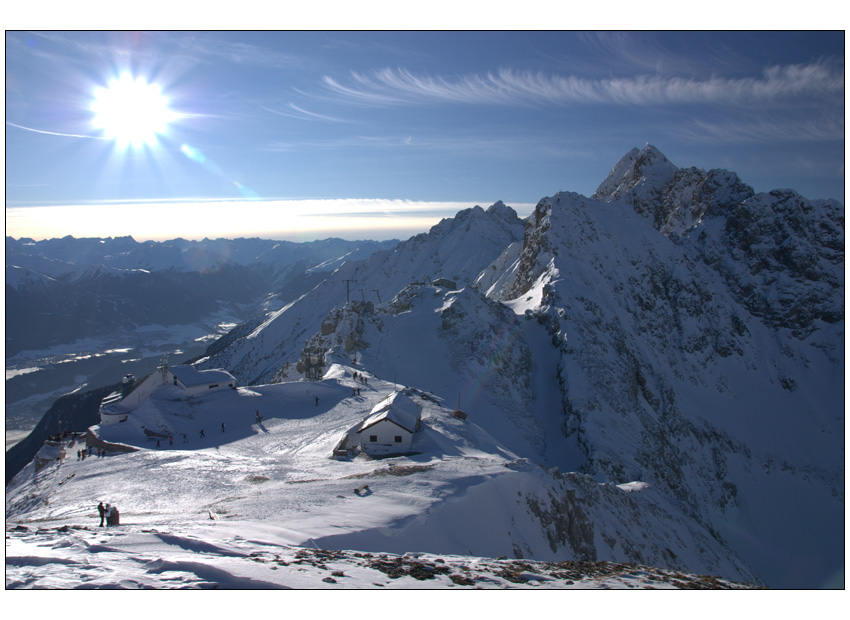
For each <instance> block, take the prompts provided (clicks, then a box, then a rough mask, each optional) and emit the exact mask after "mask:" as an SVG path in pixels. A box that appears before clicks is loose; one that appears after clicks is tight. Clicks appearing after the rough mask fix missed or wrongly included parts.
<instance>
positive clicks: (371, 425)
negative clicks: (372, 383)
mask: <svg viewBox="0 0 850 620" xmlns="http://www.w3.org/2000/svg"><path fill="white" fill-rule="evenodd" d="M421 416H422V405H419V404H417V403H415V402H414V401H413V399H412V398H410V397H409V396H407V395H405V394H402V393H401V392H394V393H392V394H390V395H389V396H387V397H386V398H385V399H383V400H382V401H380V402H379V403H378V404H377V405H375V406H374V407H373V408H372V411H371V413H369V417H367V418H366V419H365V420H363V422H362V423H361V424H360V428H359V429H358V430H357V435H358V436H359V438H360V441H359V443H360V449H361V450H362V451H363V452H365V453H366V454H370V455H388V454H403V453H406V452H410V451H411V447H412V445H413V435H414V433H416V431H417V430H419V427H420V426H421Z"/></svg>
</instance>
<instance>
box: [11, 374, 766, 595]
mask: <svg viewBox="0 0 850 620" xmlns="http://www.w3.org/2000/svg"><path fill="white" fill-rule="evenodd" d="M353 372H354V371H353V369H352V368H350V367H344V366H338V365H334V366H332V367H331V368H330V369H329V372H328V374H327V375H326V378H325V380H323V381H321V382H295V383H282V384H277V385H268V386H255V387H251V388H239V389H238V390H234V391H231V390H224V391H219V392H215V393H210V394H209V395H204V396H202V397H197V398H191V399H187V400H184V399H182V398H180V397H179V391H178V390H177V389H176V388H174V387H173V386H163V387H161V388H159V389H158V390H157V391H155V392H154V394H153V395H152V396H151V398H150V399H148V401H146V402H145V403H144V404H143V405H142V407H140V408H139V409H138V410H137V411H136V412H135V413H134V414H133V416H131V418H130V420H129V421H128V422H127V423H124V424H121V425H116V426H112V427H103V428H100V429H99V431H98V434H99V436H100V438H101V439H104V440H107V441H110V442H113V443H123V444H130V445H137V446H140V447H142V448H143V449H142V450H140V451H137V452H132V453H124V454H118V453H110V455H109V456H107V457H106V458H100V459H99V458H97V457H96V456H95V457H89V458H88V459H86V460H84V461H76V460H74V458H73V455H74V453H75V449H78V448H79V447H80V444H77V445H76V446H75V445H70V446H69V447H68V453H69V456H70V457H71V458H69V459H67V460H66V461H65V462H64V463H63V464H61V465H52V466H48V467H47V468H45V469H43V470H41V471H39V472H38V473H35V472H34V469H33V466H32V465H30V466H28V468H27V469H25V470H24V471H22V472H21V473H20V474H19V475H18V476H17V477H16V478H15V480H14V481H13V482H12V483H11V484H10V485H9V486H8V487H7V494H6V520H7V524H9V527H11V528H14V527H17V526H24V527H26V528H29V529H28V530H27V531H30V532H31V530H32V529H34V528H42V529H41V530H40V531H45V529H44V528H46V529H47V530H51V528H62V527H63V526H70V527H71V528H79V527H80V526H86V525H89V526H95V525H96V524H97V513H96V511H95V510H94V508H95V505H96V503H97V501H107V502H110V503H112V504H114V505H116V506H118V507H119V509H120V510H121V515H122V516H121V523H122V525H121V526H120V528H119V529H118V530H116V531H115V533H114V532H113V531H109V532H103V533H98V534H94V533H91V534H89V533H86V532H85V531H84V530H83V531H76V532H75V533H74V535H73V536H61V537H60V536H59V532H55V530H54V532H55V533H52V534H51V536H56V537H59V538H61V539H62V540H64V543H63V542H61V541H57V542H56V546H55V547H54V548H53V551H52V552H48V556H50V558H51V559H50V560H49V561H45V562H44V564H46V565H48V566H50V565H51V564H52V563H59V562H62V563H64V564H65V565H68V564H73V563H75V562H77V559H75V558H77V557H79V556H78V555H75V554H79V553H80V552H81V551H82V549H85V548H86V547H88V552H89V553H98V555H97V556H95V557H97V558H104V559H103V560H99V559H98V560H97V561H96V562H100V561H102V562H105V563H106V562H110V563H114V566H115V567H116V570H119V573H120V575H121V576H120V577H110V582H113V581H114V582H120V581H121V578H123V579H126V580H128V581H127V582H126V583H125V584H124V585H125V586H127V587H132V586H131V584H132V583H137V584H138V585H148V586H151V585H155V586H157V587H159V584H161V583H162V582H161V581H158V580H159V579H165V578H166V577H167V576H171V573H172V572H173V573H183V572H189V573H190V575H189V576H183V577H179V579H180V581H178V583H184V581H183V580H185V583H190V584H194V585H197V582H198V579H199V578H200V579H201V581H203V578H204V577H205V576H206V577H207V578H210V577H211V576H215V577H217V578H218V579H224V580H225V584H224V585H228V586H230V587H234V586H236V587H238V586H239V585H240V584H242V585H244V586H246V587H248V586H249V585H250V582H249V581H243V580H240V579H237V578H236V576H238V577H240V578H244V579H252V578H257V577H256V575H254V576H253V577H252V575H251V571H248V573H246V572H245V571H246V570H248V569H247V568H245V567H244V566H245V565H244V563H243V562H241V561H240V562H237V564H240V565H241V566H242V567H243V568H241V569H237V568H235V567H233V565H232V564H228V561H227V558H242V557H244V556H249V555H250V553H254V554H258V553H260V554H266V553H268V552H269V551H270V549H271V546H272V545H292V546H296V547H312V548H314V549H315V548H319V549H330V550H334V549H336V550H345V549H356V550H358V551H360V552H372V553H378V552H381V553H396V554H405V553H408V554H409V553H412V552H419V553H431V554H451V555H465V556H486V557H491V558H494V557H499V556H509V557H514V558H534V559H537V560H546V561H550V562H554V561H583V562H595V561H599V560H617V561H628V562H638V563H645V564H648V565H656V566H663V567H666V568H668V569H678V570H682V569H683V568H684V566H691V567H693V568H692V569H691V570H693V571H694V572H700V573H707V574H713V575H720V574H724V575H729V574H734V575H735V576H736V578H737V580H744V581H752V580H753V577H752V575H751V573H749V572H748V571H747V569H746V567H745V566H744V565H743V564H742V563H740V562H739V561H738V560H736V559H735V558H734V553H732V552H731V551H730V550H729V549H727V548H725V547H723V546H722V545H718V544H717V543H716V541H713V539H712V538H711V536H710V535H709V534H708V532H706V531H704V530H703V529H702V528H699V527H696V528H695V527H693V526H692V525H691V524H690V523H689V520H688V518H687V516H686V515H684V514H682V513H681V512H680V511H679V510H678V508H677V506H676V505H675V504H674V503H671V502H670V501H669V500H667V499H665V498H664V497H663V496H661V495H659V494H657V493H655V492H654V491H653V490H652V489H650V488H646V486H645V485H640V484H635V485H626V486H624V487H623V488H618V487H616V486H614V485H599V484H597V483H596V482H594V481H593V480H592V479H591V478H589V477H586V476H582V475H580V474H566V475H563V474H561V473H560V472H558V471H557V470H551V471H547V470H544V469H541V468H540V467H538V466H536V465H534V464H533V463H531V462H529V461H527V460H526V459H522V458H518V457H517V455H515V454H514V453H512V452H511V451H510V450H508V449H507V448H506V447H505V446H503V445H502V444H501V443H500V442H498V441H497V440H495V439H494V438H492V437H491V436H490V435H489V434H488V433H487V432H486V431H484V430H483V429H481V428H480V427H479V426H477V425H476V424H474V423H472V422H470V421H461V420H459V419H456V418H454V417H451V416H450V415H449V413H450V410H449V409H446V408H445V407H444V406H442V404H441V403H440V402H438V401H437V400H435V399H434V398H433V397H429V396H427V395H425V394H423V393H421V392H419V391H417V390H410V393H411V394H412V395H413V397H414V399H415V400H417V402H419V403H420V404H422V405H423V407H424V409H423V416H422V417H423V426H424V428H423V430H422V431H420V433H418V434H417V436H416V438H415V440H414V446H413V448H414V451H415V453H414V454H412V455H410V456H406V457H404V456H402V457H393V458H387V459H381V460H373V459H369V458H366V457H363V456H361V457H358V458H355V459H353V460H344V461H338V460H333V459H331V458H330V454H331V451H332V449H333V447H334V445H335V444H336V443H337V441H338V440H339V438H340V437H341V436H342V435H343V434H344V433H346V432H347V431H348V430H349V429H350V428H352V427H353V426H356V424H357V423H358V422H359V421H361V420H362V419H364V418H365V417H366V416H367V415H368V413H369V411H370V410H371V408H372V407H373V406H374V404H376V403H377V402H378V401H379V400H380V399H381V398H383V397H384V396H386V394H388V393H390V392H391V391H393V390H394V389H396V385H395V384H389V383H387V382H385V381H382V380H380V379H377V378H375V377H371V376H369V375H368V374H367V377H369V381H368V384H365V383H360V382H356V381H354V379H353ZM356 387H360V388H361V395H359V396H357V395H353V393H352V388H356ZM316 398H318V404H317V401H316ZM257 411H259V412H260V413H261V414H262V415H263V420H262V422H260V423H257V422H256V417H255V416H256V412H257ZM222 423H224V424H225V425H226V427H225V430H224V431H222V430H220V429H221V425H222ZM201 429H204V430H205V437H204V438H201V437H200V430H201ZM146 430H147V431H148V432H149V433H148V434H146V433H145V431H146ZM151 432H160V433H162V434H163V435H166V434H170V435H172V436H173V437H174V445H170V444H169V442H168V441H167V439H166V438H165V437H161V438H159V441H160V443H161V447H160V448H156V447H155V443H156V441H157V439H156V437H155V436H152V435H150V433H151ZM184 433H185V434H186V440H185V441H186V443H184V439H183V434H184ZM211 517H215V521H211ZM484 522H486V527H481V524H482V523H484ZM636 529H637V530H638V531H639V532H640V534H639V536H640V537H641V540H640V542H639V544H638V543H637V541H636V540H635V541H633V540H630V539H632V538H633V537H635V535H636V534H637V532H636ZM12 531H13V532H15V531H17V533H16V534H14V535H13V536H12V538H13V540H14V542H9V541H8V539H7V564H8V563H9V558H10V557H11V558H12V560H11V564H12V565H13V566H19V567H25V568H26V569H27V570H29V572H28V573H27V575H28V576H26V577H25V576H24V575H23V574H22V573H19V572H16V570H12V571H11V572H10V571H9V570H8V568H9V567H8V566H7V584H8V583H9V581H10V580H11V581H12V582H13V583H14V585H15V586H21V585H24V584H25V583H27V579H32V571H31V568H30V567H31V566H32V565H33V563H34V561H33V560H31V559H29V560H28V559H27V558H31V557H34V556H38V555H39V554H41V555H43V554H44V552H37V551H35V550H31V549H32V548H31V547H30V548H29V549H30V550H27V549H28V547H27V545H28V544H35V543H36V541H37V540H39V539H38V537H37V536H36V537H35V539H33V537H32V535H31V536H30V537H29V539H28V540H27V537H26V536H25V535H24V533H23V532H24V530H20V529H19V530H14V529H13V530H12ZM62 533H63V534H65V533H67V528H65V530H64V531H63V532H62ZM44 540H45V539H43V538H42V539H41V541H42V542H43V541H44ZM146 544H150V546H149V547H145V545H146ZM166 545H171V546H172V547H166ZM140 552H144V553H142V555H141V556H136V555H135V553H140ZM187 552H188V554H187V556H186V557H185V559H184V558H183V557H182V556H181V554H185V553H187ZM100 553H104V555H99V554H100ZM277 553H279V554H280V555H281V556H282V559H284V560H285V561H287V562H291V561H292V560H293V559H294V556H295V553H296V552H295V551H294V550H280V549H278V551H277ZM107 554H108V555H107ZM149 554H154V555H149ZM128 556H129V557H128ZM210 556H212V558H211V557H210ZM58 557H61V558H63V559H61V560H59V559H54V558H58ZM90 557H91V556H90ZM139 557H143V558H145V559H144V560H141V559H139ZM255 557H256V555H255ZM107 558H108V559H107ZM133 558H136V559H133ZM270 560H271V558H265V561H270ZM219 562H224V565H222V564H219ZM463 562H474V563H475V564H478V563H479V562H480V560H476V559H475V558H474V557H473V558H465V559H464V560H463ZM455 563H456V564H459V563H461V560H459V559H457V560H455ZM163 564H165V565H166V566H165V567H164V566H163ZM200 564H203V565H204V566H205V568H204V570H203V571H201V570H200V568H201V567H200V566H199V565H200ZM210 565H218V567H219V570H218V571H216V570H215V569H214V568H211V567H210ZM227 566H230V567H229V568H228V567H227ZM279 566H280V565H279ZM193 567H194V568H193ZM269 568H270V567H268V566H265V567H263V570H262V571H260V572H262V573H263V574H264V575H265V577H264V578H263V579H262V581H264V582H270V583H277V584H279V585H289V586H295V587H305V586H307V585H308V584H309V587H315V586H322V584H321V583H316V582H315V580H314V578H312V577H311V578H310V579H308V580H298V579H295V580H294V581H293V580H292V579H294V578H295V577H293V576H292V575H291V574H290V572H291V571H283V572H282V573H281V574H280V575H279V576H277V577H273V576H272V575H271V574H270V573H268V569H269ZM528 570H529V572H532V573H533V572H534V569H533V568H531V569H528ZM550 570H551V567H550ZM124 571H126V574H125V573H124ZM198 571H200V572H198ZM220 571H225V573H232V575H234V577H228V575H227V574H224V573H222V572H220ZM98 572H99V571H98V570H91V571H83V572H82V574H80V575H79V576H77V577H74V578H72V579H71V580H70V581H68V576H67V575H66V576H65V577H64V578H63V579H65V581H53V582H52V583H54V584H56V585H58V584H60V583H62V584H64V586H65V587H69V586H70V585H71V584H73V585H74V586H76V585H81V584H83V583H85V582H86V581H88V580H89V579H95V580H97V579H103V577H98ZM346 572H348V571H346ZM649 572H650V573H651V571H649ZM36 573H37V571H36ZM160 573H168V575H166V574H163V575H162V576H160V577H157V576H156V575H159V574H160ZM174 576H175V577H176V576H177V575H174ZM296 577H297V576H296ZM39 578H43V579H45V580H47V581H45V582H44V583H51V582H50V581H49V580H50V579H56V577H52V576H51V575H50V574H46V575H45V576H43V577H39ZM529 579H530V578H526V580H525V581H528V580H529ZM539 581H540V582H541V583H543V584H547V583H548V585H550V586H561V585H570V584H564V580H561V581H558V582H553V581H550V580H547V579H545V578H540V579H539ZM30 583H31V582H30ZM95 583H97V581H95ZM401 583H404V582H401ZM407 583H408V585H412V584H411V583H410V582H407ZM517 583H520V582H517ZM255 585H261V584H255ZM265 585H268V584H265ZM434 585H435V586H438V587H445V586H446V585H447V583H446V582H443V581H440V582H437V583H435V584H434ZM490 585H491V586H494V587H501V586H503V585H505V584H504V583H503V582H502V581H495V582H491V583H490ZM573 585H574V584H573ZM583 585H584V586H588V585H593V584H587V583H585V584H583ZM596 585H601V582H598V583H597V584H596Z"/></svg>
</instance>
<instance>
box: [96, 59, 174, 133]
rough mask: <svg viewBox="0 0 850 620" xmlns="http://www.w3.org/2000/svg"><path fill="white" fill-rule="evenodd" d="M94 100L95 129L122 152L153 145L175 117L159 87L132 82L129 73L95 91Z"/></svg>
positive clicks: (136, 81) (139, 80) (144, 82)
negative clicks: (122, 149) (113, 142)
mask: <svg viewBox="0 0 850 620" xmlns="http://www.w3.org/2000/svg"><path fill="white" fill-rule="evenodd" d="M94 97H95V100H94V103H93V104H92V106H91V111H92V112H94V113H95V118H94V121H93V122H94V125H95V126H96V127H97V128H99V129H102V130H103V133H104V135H105V136H106V137H107V138H112V139H114V140H115V141H116V142H117V143H118V146H119V147H121V148H126V147H129V146H132V147H140V146H144V145H154V144H156V136H157V134H162V133H164V132H165V130H166V128H167V126H168V123H169V122H171V121H172V120H174V119H175V118H176V117H177V114H176V113H175V112H173V111H171V110H170V109H169V108H168V99H166V97H165V96H164V95H163V94H162V92H161V90H160V88H159V86H156V85H155V84H148V83H147V82H146V81H145V80H144V79H142V78H138V79H133V77H132V76H131V75H130V74H129V73H125V74H123V75H121V77H120V78H119V79H117V80H112V81H111V82H110V83H109V86H108V87H107V88H97V89H95V91H94Z"/></svg>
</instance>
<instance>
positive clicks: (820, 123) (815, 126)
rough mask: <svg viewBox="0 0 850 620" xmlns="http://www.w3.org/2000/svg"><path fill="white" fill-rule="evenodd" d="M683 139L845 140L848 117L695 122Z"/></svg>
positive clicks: (772, 117) (696, 120)
mask: <svg viewBox="0 0 850 620" xmlns="http://www.w3.org/2000/svg"><path fill="white" fill-rule="evenodd" d="M679 137H680V138H684V139H686V140H691V141H693V142H697V143H706V142H713V143H717V144H728V143H733V144H741V143H748V142H749V143H764V142H829V141H839V140H840V141H843V140H844V118H843V117H837V116H831V115H824V116H818V117H815V118H802V119H797V118H788V117H787V116H759V117H757V118H738V119H723V120H720V121H711V120H705V119H695V120H694V121H693V122H692V123H691V124H690V125H689V126H687V127H686V128H684V129H683V130H682V131H681V132H680V134H679Z"/></svg>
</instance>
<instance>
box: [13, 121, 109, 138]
mask: <svg viewBox="0 0 850 620" xmlns="http://www.w3.org/2000/svg"><path fill="white" fill-rule="evenodd" d="M6 126H7V127H14V128H15V129H22V130H24V131H31V132H33V133H42V134H45V135H48V136H62V137H64V138H89V139H91V140H106V141H110V140H112V138H106V137H104V136H92V135H88V134H79V133H67V132H62V131H47V130H46V129H34V128H33V127H24V126H23V125H18V124H17V123H13V122H11V121H6Z"/></svg>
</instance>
